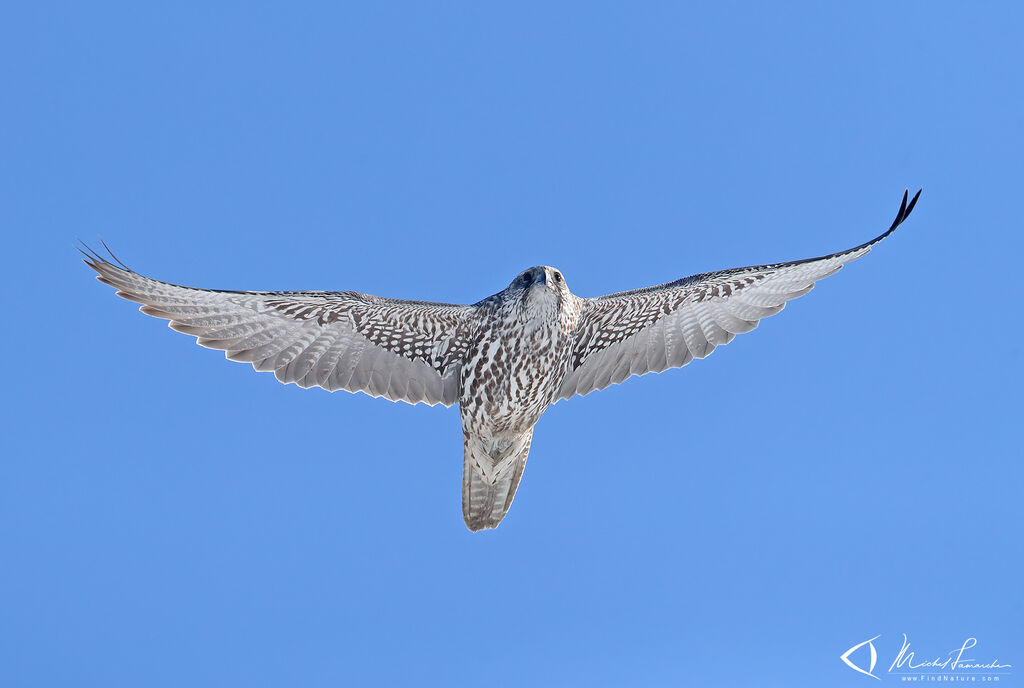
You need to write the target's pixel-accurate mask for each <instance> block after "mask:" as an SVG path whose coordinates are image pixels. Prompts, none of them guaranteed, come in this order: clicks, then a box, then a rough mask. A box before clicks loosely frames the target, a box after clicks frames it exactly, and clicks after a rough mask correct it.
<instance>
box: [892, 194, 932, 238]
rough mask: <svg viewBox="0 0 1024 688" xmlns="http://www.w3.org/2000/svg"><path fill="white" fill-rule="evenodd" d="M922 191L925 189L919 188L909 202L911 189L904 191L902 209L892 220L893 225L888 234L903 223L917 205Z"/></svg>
mask: <svg viewBox="0 0 1024 688" xmlns="http://www.w3.org/2000/svg"><path fill="white" fill-rule="evenodd" d="M921 191H923V189H918V190H917V193H916V194H914V197H913V198H912V199H910V202H909V203H908V202H907V199H908V198H909V197H910V189H905V190H904V191H903V201H902V202H901V203H900V210H899V212H898V213H896V219H895V220H893V221H892V226H891V227H889V231H888V232H886V234H889V233H891V232H892V231H893V230H895V229H896V228H897V227H899V226H900V225H901V224H903V221H904V220H906V219H907V218H908V217H909V216H910V211H912V210H913V209H914V206H915V205H917V199H918V198H920V196H921Z"/></svg>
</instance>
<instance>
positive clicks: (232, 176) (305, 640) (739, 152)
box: [0, 1, 1024, 688]
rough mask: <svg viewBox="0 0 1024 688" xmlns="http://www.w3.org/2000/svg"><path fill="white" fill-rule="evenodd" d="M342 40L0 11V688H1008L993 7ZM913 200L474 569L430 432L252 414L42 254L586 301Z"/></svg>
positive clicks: (590, 437) (394, 422)
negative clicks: (910, 209) (914, 667)
mask: <svg viewBox="0 0 1024 688" xmlns="http://www.w3.org/2000/svg"><path fill="white" fill-rule="evenodd" d="M337 4H340V3H322V4H316V3H313V4H305V5H303V6H301V7H298V6H296V5H295V4H282V5H280V6H279V7H273V6H270V5H266V4H262V3H237V4H228V3H224V4H215V5H211V4H210V3H174V6H173V7H170V6H168V4H167V3H141V4H140V3H123V4H113V3H99V4H94V6H93V7H92V8H90V9H86V8H85V4H84V3H67V4H62V3H56V4H52V3H34V4H31V5H25V6H22V7H20V8H7V9H5V10H4V13H3V20H2V22H0V27H2V28H0V39H2V40H0V58H2V59H0V63H2V66H0V69H2V70H3V84H4V89H3V103H4V104H3V107H2V109H0V137H2V141H3V145H2V150H3V153H2V161H0V195H2V198H3V200H2V202H0V221H2V226H3V228H4V229H3V232H4V237H5V239H4V244H5V247H4V248H5V254H6V256H7V260H6V266H5V268H4V288H5V291H6V292H7V297H6V298H5V299H4V304H5V305H4V307H5V311H6V318H5V321H4V325H3V328H4V336H3V337H2V342H3V343H2V346H3V348H4V350H3V358H4V361H5V362H6V376H5V377H6V394H5V398H6V403H5V410H4V413H3V420H2V422H3V424H4V429H3V435H4V442H3V444H4V450H3V459H2V461H0V548H2V549H0V551H2V552H3V560H2V564H0V684H2V685H4V686H19V687H20V686H104V687H105V688H109V687H111V686H307V687H318V686H345V685H367V684H378V685H470V684H473V683H475V682H483V681H485V680H486V682H487V683H488V685H494V686H522V685H558V686H588V687H590V686H603V685H651V686H666V685H698V684H699V685H760V686H791V685H811V684H813V685H832V686H858V685H859V686H865V685H870V684H873V683H874V681H873V680H872V679H870V678H868V677H865V676H862V675H859V674H857V673H855V672H854V671H852V670H850V669H849V668H847V667H846V666H844V665H843V664H842V662H840V661H839V655H840V654H841V653H842V652H843V651H845V650H846V649H847V648H849V647H850V646H852V645H854V644H855V643H858V642H860V641H863V640H866V639H868V638H870V637H872V636H875V635H877V634H881V638H880V639H879V640H878V641H876V645H877V646H878V652H879V664H883V663H885V664H888V662H889V661H890V660H891V656H892V655H893V653H894V652H895V650H896V649H898V647H899V644H900V641H901V637H902V636H901V634H903V633H907V634H908V635H909V636H910V638H911V642H912V643H913V644H914V646H915V647H916V648H917V649H919V650H921V654H943V653H945V652H946V651H948V650H949V649H952V648H953V647H956V646H959V645H960V644H961V643H962V642H963V640H964V639H965V638H966V637H969V636H973V637H976V638H977V639H978V641H979V645H978V647H977V651H976V655H977V658H978V659H990V658H998V659H999V660H1001V661H1004V662H1010V663H1014V664H1015V671H1016V672H1017V673H1016V674H1015V675H1014V676H1011V677H1009V680H1004V682H1003V684H1002V685H1015V684H1017V683H1014V682H1015V681H1016V682H1024V678H1022V676H1024V593H1022V586H1021V583H1020V582H1021V580H1024V565H1022V559H1021V545H1022V542H1021V540H1022V538H1021V526H1022V522H1024V507H1022V478H1024V469H1022V466H1021V454H1022V452H1021V449H1020V439H1019V438H1020V429H1021V428H1020V425H1021V402H1020V392H1019V389H1020V383H1021V372H1022V370H1021V368H1022V366H1021V325H1020V318H1021V316H1020V303H1021V290H1020V286H1019V282H1020V274H1019V273H1020V267H1019V265H1020V262H1019V261H1020V255H1021V253H1022V250H1024V246H1022V241H1021V219H1020V218H1021V212H1022V211H1021V204H1020V187H1021V170H1022V167H1021V166H1022V159H1024V146H1022V130H1024V97H1022V90H1021V81H1020V70H1021V66H1022V63H1024V58H1022V50H1021V48H1020V39H1021V36H1022V35H1024V10H1022V9H1021V5H1020V4H1019V3H1009V2H1006V3H982V4H978V3H962V2H960V3H952V2H950V3H946V2H932V1H929V2H911V3H896V4H894V3H882V2H877V3H845V4H843V3H840V4H837V3H828V4H829V5H831V7H828V8H824V7H820V6H819V3H805V4H802V5H787V6H784V7H780V6H778V5H777V4H774V3H773V4H765V3H757V4H754V3H750V4H735V3H712V4H710V5H708V7H705V8H703V9H701V8H691V7H684V5H683V3H561V4H552V3H534V4H529V3H527V4H524V3H515V4H514V6H512V5H507V4H506V6H502V7H498V6H497V5H496V4H494V3H433V4H430V5H428V4H425V3H398V4H395V3H363V4H362V6H361V7H349V8H347V9H338V7H336V5H337ZM907 186H909V187H912V189H915V188H917V187H919V186H920V187H924V194H923V195H922V197H921V201H920V203H919V204H918V207H917V210H916V211H915V213H914V215H913V216H912V217H911V219H910V220H909V221H908V222H907V224H906V225H904V226H903V227H902V228H901V229H900V230H899V231H898V232H897V233H896V234H895V235H894V236H892V237H891V238H890V239H888V240H887V241H886V242H885V243H883V244H882V245H881V246H880V247H878V249H877V250H876V251H874V252H873V253H872V254H871V255H870V256H868V257H867V258H865V259H863V260H861V261H858V262H857V263H855V264H853V265H851V266H849V267H848V268H847V269H845V270H843V271H842V272H841V273H839V274H838V275H836V276H834V277H831V278H829V279H828V280H826V281H825V282H823V283H822V284H820V285H819V287H818V288H817V289H815V291H814V292H812V293H811V294H809V295H808V296H806V297H804V298H802V299H800V300H799V301H796V302H794V303H792V304H790V306H789V307H788V308H787V309H786V311H785V312H783V313H782V314H780V315H779V316H776V317H774V318H772V319H770V320H766V321H764V322H762V324H761V327H760V328H759V329H758V330H756V331H755V332H753V333H751V334H748V335H743V336H741V337H739V338H737V340H736V341H735V342H733V343H732V344H730V345H729V346H728V347H725V348H723V349H720V350H718V351H716V352H715V353H714V355H713V356H711V357H710V358H708V359H707V360H704V361H700V362H697V363H694V364H692V365H690V366H688V367H686V368H684V369H683V370H678V371H671V372H668V373H665V374H662V375H658V376H647V377H644V378H634V379H632V380H631V381H629V382H627V383H626V384H624V385H621V386H618V387H614V388H611V389H609V390H606V391H604V392H601V393H598V394H595V395H592V396H589V397H586V398H584V399H575V400H573V401H571V402H568V403H560V404H558V405H557V406H555V407H554V408H552V409H551V410H550V411H549V412H548V413H547V414H546V415H545V416H544V417H543V418H542V419H541V421H540V423H539V425H538V426H537V429H536V434H535V439H534V447H533V451H532V453H531V456H530V463H529V467H528V469H527V471H526V474H525V477H524V479H523V483H522V486H521V489H520V490H519V493H518V496H517V497H516V501H515V504H514V506H513V507H512V510H511V512H510V514H509V516H508V518H507V519H506V520H505V522H504V523H503V524H502V525H501V527H500V528H499V529H498V530H497V531H495V532H487V533H482V534H478V535H473V534H471V533H469V532H468V531H467V530H466V528H465V526H464V525H463V523H462V516H461V510H460V480H461V477H460V476H461V470H462V440H461V433H460V428H459V416H458V411H457V409H454V408H452V409H442V408H427V407H424V406H417V407H411V406H407V405H399V404H391V403H389V402H386V401H384V400H380V399H371V398H369V397H367V396H363V395H350V394H348V393H345V392H338V393H336V394H333V395H331V394H328V393H326V392H323V391H320V390H310V391H303V390H301V389H299V388H297V387H295V386H289V387H283V386H281V385H279V384H278V383H277V382H276V381H275V380H274V378H273V376H271V375H267V374H257V373H255V372H254V371H253V370H252V369H251V368H250V367H249V366H246V365H240V364H235V363H230V362H227V361H225V360H224V358H223V356H222V355H221V354H220V353H218V352H212V351H208V350H204V349H201V348H199V347H197V346H195V345H194V344H193V343H192V341H191V340H190V339H189V338H187V337H184V336H182V335H179V334H176V333H174V332H172V331H170V330H168V329H167V328H166V327H165V326H164V324H163V323H162V322H160V321H157V320H155V319H152V318H147V317H145V316H143V315H141V314H139V313H138V312H136V310H135V309H134V308H133V307H132V305H131V304H129V303H127V302H124V301H121V300H119V299H117V298H115V297H114V295H113V293H112V291H111V290H110V289H109V288H107V287H105V286H103V285H100V284H98V283H96V282H95V281H94V280H93V279H92V275H91V273H90V271H89V270H88V269H87V268H86V267H84V266H83V265H82V264H81V263H80V262H79V261H78V257H79V256H78V254H77V253H76V252H75V249H74V245H75V241H76V239H78V238H81V239H83V240H85V241H87V242H91V243H96V240H97V239H98V238H99V237H102V238H103V239H105V240H106V241H107V242H108V243H109V244H110V245H111V247H112V248H114V250H115V251H117V253H118V255H119V256H120V257H121V258H122V259H124V260H125V261H126V262H128V263H129V264H130V265H131V266H132V267H134V268H135V269H137V270H139V271H140V272H143V273H146V274H150V275H152V276H155V277H158V278H161V279H165V280H169V281H175V282H179V283H184V284H192V285H198V286H208V287H218V288H229V289H268V290H269V289H354V290H360V291H366V292H370V293H375V294H380V295H383V296H394V297H404V298H419V299H429V300H438V301H454V302H463V303H469V302H474V301H476V300H478V299H480V298H482V297H484V296H486V295H489V294H491V293H494V292H495V291H498V290H499V289H501V288H503V287H504V286H505V285H506V284H507V283H508V281H509V280H510V279H511V278H512V277H514V276H515V274H516V273H517V272H518V271H519V270H521V269H522V268H524V267H527V266H530V265H536V264H550V265H555V266H557V267H559V268H560V269H561V270H562V271H563V272H564V273H565V275H566V279H567V281H568V283H569V286H570V287H571V288H572V289H573V291H574V292H575V293H577V294H580V295H583V296H592V295H598V294H601V293H607V292H611V291H617V290H621V289H627V288H633V287H638V286H643V285H648V284H653V283H657V282H662V281H666V280H669V279H675V278H678V277H682V276H684V275H688V274H691V273H694V272H701V271H706V270H713V269H719V268H726V267H733V266H738V265H746V264H751V263H761V262H770V261H778V260H787V259H795V258H802V257H809V256H814V255H819V254H822V253H827V252H831V251H834V250H838V249H843V248H847V247H849V246H852V245H855V244H857V243H860V242H861V241H863V240H865V239H868V238H870V237H872V236H874V235H875V234H877V233H879V232H880V231H881V230H883V229H885V228H886V227H887V226H888V224H889V222H890V221H891V220H892V217H893V216H894V214H895V212H896V210H897V207H898V204H899V197H900V195H901V194H902V192H903V189H904V187H907ZM876 673H877V672H876ZM894 681H895V678H894V677H888V676H887V677H885V680H884V681H883V683H887V684H888V683H892V682H894Z"/></svg>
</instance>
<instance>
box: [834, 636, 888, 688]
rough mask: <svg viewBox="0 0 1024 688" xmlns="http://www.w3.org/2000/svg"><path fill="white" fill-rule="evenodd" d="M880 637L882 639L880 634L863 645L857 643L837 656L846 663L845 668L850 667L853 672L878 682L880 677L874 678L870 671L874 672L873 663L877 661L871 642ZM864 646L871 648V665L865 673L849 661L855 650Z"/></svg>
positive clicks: (876, 653)
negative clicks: (865, 675) (875, 679)
mask: <svg viewBox="0 0 1024 688" xmlns="http://www.w3.org/2000/svg"><path fill="white" fill-rule="evenodd" d="M881 637H882V636H881V634H879V635H876V636H875V637H874V638H872V639H871V640H865V641H864V642H863V643H857V644H856V645H854V646H853V647H851V648H850V649H849V650H847V651H846V652H844V653H843V654H841V655H840V656H839V659H841V660H843V661H844V662H846V666H848V667H850V668H851V669H853V670H854V671H859V672H860V673H862V674H867V675H868V676H870V677H871V678H877V679H878V680H879V681H881V680H882V679H881V678H880V677H878V676H875V675H874V674H872V673H871V672H872V671H874V670H875V662H877V661H878V652H877V651H876V650H875V644H874V643H873V642H872V640H878V639H879V638H881ZM865 645H867V646H868V647H869V648H871V664H869V665H868V670H867V671H864V669H862V668H861V667H859V666H857V665H856V664H854V663H853V662H851V661H850V655H852V654H853V653H854V652H856V651H857V650H859V649H861V648H862V647H864V646H865Z"/></svg>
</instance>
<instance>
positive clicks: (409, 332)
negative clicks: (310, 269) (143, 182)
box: [85, 253, 475, 406]
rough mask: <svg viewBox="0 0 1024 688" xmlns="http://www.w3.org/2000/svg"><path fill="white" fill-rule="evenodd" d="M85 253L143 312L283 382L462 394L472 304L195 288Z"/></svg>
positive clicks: (394, 396) (431, 398) (393, 393)
mask: <svg viewBox="0 0 1024 688" xmlns="http://www.w3.org/2000/svg"><path fill="white" fill-rule="evenodd" d="M111 257H113V255H112V256H111ZM86 258H87V259H86V261H85V262H86V264H87V265H89V267H91V268H92V269H94V270H95V271H96V272H97V273H99V276H98V277H97V279H98V280H99V281H101V282H103V283H105V284H109V285H110V286H112V287H114V288H115V289H117V294H118V296H121V297H123V298H126V299H128V300H130V301H135V302H138V303H141V304H142V306H141V308H140V309H139V310H141V311H142V312H143V313H146V314H147V315H152V316H155V317H158V318H164V319H166V320H170V323H169V326H170V327H171V328H172V329H175V330H177V331H178V332H184V333H185V334H190V335H192V336H194V337H196V339H197V341H198V343H199V344H200V345H202V346H205V347H208V348H211V349H221V350H223V351H225V352H226V353H225V355H226V356H227V357H228V358H229V359H231V360H233V361H244V362H248V363H252V366H253V367H254V368H255V369H256V370H261V371H274V374H275V375H276V376H277V379H278V380H280V381H281V382H283V383H286V384H287V383H289V382H294V383H295V384H297V385H299V386H300V387H323V388H324V389H327V390H330V391H332V392H333V391H334V390H337V389H345V390H348V391H350V392H366V393H367V394H370V395H372V396H375V397H386V398H388V399H390V400H392V401H406V402H409V403H410V404H416V403H419V402H425V403H427V404H430V405H433V404H444V405H445V406H451V405H452V404H454V403H456V402H457V401H458V398H459V371H460V369H461V367H462V362H463V360H464V358H465V352H466V345H467V344H466V342H467V339H468V337H467V332H468V330H469V329H470V328H471V327H472V322H473V320H474V318H475V310H474V308H473V307H472V306H456V305H451V304H443V303H426V302H421V301H398V300H393V299H385V298H381V297H378V296H370V295H368V294H359V293H357V292H351V291H342V292H316V291H301V292H300V291H294V292H250V291H217V290H212V289H196V288H194V287H183V286H179V285H176V284H168V283H167V282H160V281H158V280H154V279H150V278H149V277H144V276H143V275H140V274H138V273H136V272H134V271H132V270H130V269H129V268H128V267H126V266H124V265H123V264H120V261H117V259H116V258H114V260H115V261H117V262H118V263H119V264H117V265H115V264H114V263H112V262H110V261H108V260H106V259H105V258H103V257H101V256H99V255H98V254H95V253H93V254H92V255H90V254H86Z"/></svg>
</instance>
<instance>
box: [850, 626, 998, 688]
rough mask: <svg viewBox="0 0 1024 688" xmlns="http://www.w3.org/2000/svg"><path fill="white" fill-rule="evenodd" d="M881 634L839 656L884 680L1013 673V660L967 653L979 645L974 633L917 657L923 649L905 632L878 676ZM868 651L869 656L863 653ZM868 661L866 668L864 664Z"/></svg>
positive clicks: (982, 678) (989, 676)
mask: <svg viewBox="0 0 1024 688" xmlns="http://www.w3.org/2000/svg"><path fill="white" fill-rule="evenodd" d="M881 637H882V635H881V634H879V635H876V636H875V637H874V638H871V639H870V640H865V641H864V642H863V643H857V644H856V645H854V646H853V647H851V648H850V649H849V650H847V651H846V652H844V653H843V654H841V655H839V659H841V660H843V664H845V665H846V666H848V667H850V668H851V669H853V670H854V671H856V672H857V673H858V674H864V675H865V676H870V677H871V678H873V679H877V680H879V681H881V680H882V676H887V675H891V676H893V677H897V676H898V677H899V679H900V680H901V681H974V680H980V681H999V680H1001V677H1003V676H1008V675H1010V671H1009V670H1010V669H1012V667H1013V665H1012V664H1010V663H1005V664H1004V663H1002V662H1000V661H999V660H998V659H992V660H989V661H984V660H981V659H976V658H975V657H974V656H972V655H973V653H972V655H968V654H967V651H968V650H972V649H974V648H975V647H977V645H978V639H977V638H974V637H968V638H967V639H966V640H964V642H963V644H962V645H960V647H955V648H953V649H952V650H950V651H949V652H947V653H946V654H945V655H941V654H936V655H933V654H931V653H929V654H928V655H925V656H921V657H918V656H915V653H916V654H918V655H919V654H920V652H917V651H915V650H912V649H911V645H910V638H908V637H907V634H906V633H904V634H903V645H902V646H901V647H900V649H899V653H898V654H896V657H895V659H893V660H892V664H891V665H890V666H889V669H888V670H886V671H884V672H882V676H876V675H875V673H874V672H875V664H877V663H878V651H877V650H876V649H875V641H876V640H878V639H879V638H881ZM865 645H867V646H868V651H867V652H861V653H860V655H858V659H856V661H855V660H853V659H850V655H853V654H856V653H857V651H858V650H860V649H861V648H862V647H864V646H865ZM868 652H870V655H869V657H870V660H869V659H868V658H865V657H864V655H865V654H868ZM930 658H933V659H930ZM865 664H867V668H865V667H864V665H865Z"/></svg>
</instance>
